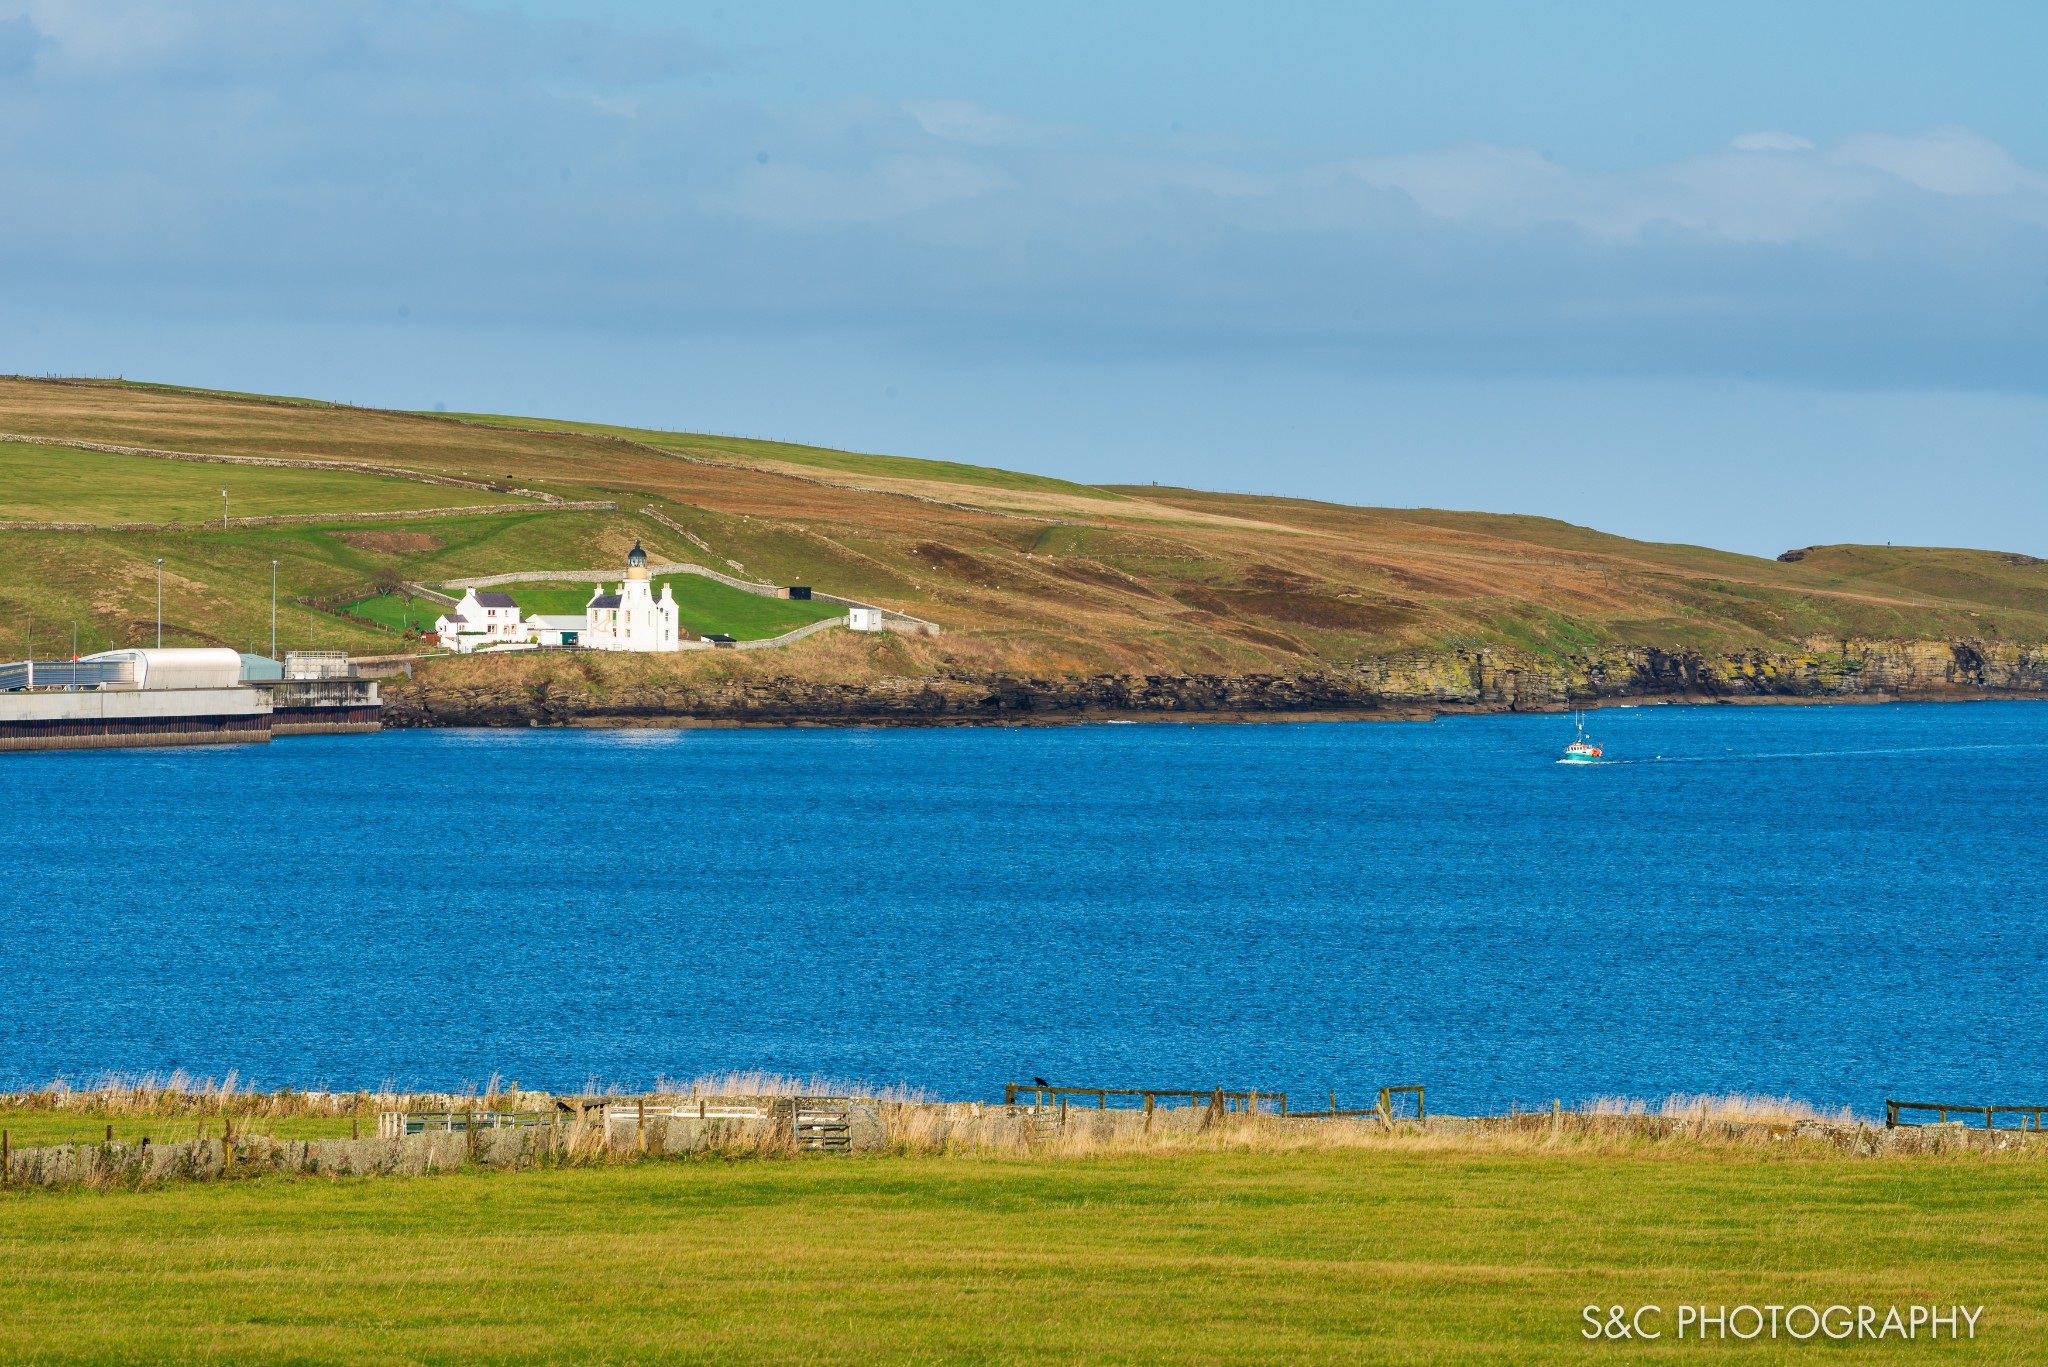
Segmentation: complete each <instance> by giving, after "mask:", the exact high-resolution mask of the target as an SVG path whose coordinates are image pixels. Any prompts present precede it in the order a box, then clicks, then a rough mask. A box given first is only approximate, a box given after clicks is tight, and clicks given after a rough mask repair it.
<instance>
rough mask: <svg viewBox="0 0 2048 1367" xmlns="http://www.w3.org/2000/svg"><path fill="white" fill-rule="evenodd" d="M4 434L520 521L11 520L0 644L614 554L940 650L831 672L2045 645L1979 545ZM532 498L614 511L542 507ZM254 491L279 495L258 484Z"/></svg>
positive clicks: (225, 475) (261, 613)
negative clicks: (65, 523) (879, 622)
mask: <svg viewBox="0 0 2048 1367" xmlns="http://www.w3.org/2000/svg"><path fill="white" fill-rule="evenodd" d="M0 434H5V435H20V436H30V437H36V438H41V439H45V440H55V441H71V442H87V443H101V444H113V445H123V446H133V447H143V448H160V449H168V450H174V451H183V452H194V453H203V454H218V455H231V456H260V457H273V458H284V459H290V460H296V461H313V462H323V463H325V462H333V463H352V464H358V465H361V464H369V465H375V466H379V467H383V468H386V469H392V470H404V471H412V472H417V473H419V474H424V475H430V476H442V477H456V478H460V479H463V480H466V481H473V482H476V483H478V484H482V485H484V486H486V488H485V489H484V490H483V491H479V492H475V493H473V494H472V493H471V492H469V491H455V490H442V491H441V492H445V493H453V494H457V495H458V496H457V497H454V498H451V499H445V500H442V499H432V498H430V499H427V500H426V502H427V503H429V504H432V503H436V502H447V503H455V504H473V503H494V502H503V503H508V504H511V503H518V502H519V501H520V500H522V499H525V500H528V501H529V502H530V503H531V508H530V510H528V509H527V508H526V507H525V506H524V505H521V507H520V510H519V511H512V512H503V513H490V514H476V513H457V514H445V513H442V514H437V513H435V512H434V511H432V510H431V509H426V510H423V511H420V512H406V513H403V514H400V516H402V517H404V518H407V519H419V520H409V521H405V522H403V523H399V524H394V523H392V522H390V521H384V522H375V521H371V522H367V523H365V522H355V521H353V520H352V519H351V518H350V517H348V516H347V515H346V513H347V511H348V510H345V509H337V508H335V506H334V504H333V501H332V498H331V497H328V498H326V499H324V500H323V501H322V502H321V503H319V504H318V505H317V506H309V507H308V508H307V510H306V511H308V512H317V513H320V514H323V515H332V516H331V520H329V521H324V522H322V523H320V524H318V525H297V526H252V527H245V526H240V525H235V526H231V527H230V528H228V529H225V530H224V529H222V528H221V527H220V526H219V525H218V523H214V524H212V525H210V526H209V525H206V524H202V523H197V522H193V523H191V524H189V525H178V526H169V527H161V528H157V529H154V530H136V531H119V532H114V531H104V530H103V531H96V532H89V533H88V532H78V531H54V530H52V531H42V530H10V531H7V532H6V533H4V534H0V641H5V642H6V644H5V646H4V647H0V649H5V650H6V651H8V652H10V653H12V652H19V651H23V650H25V649H26V648H27V647H28V645H29V639H28V638H29V637H30V636H31V635H33V636H35V637H38V638H40V639H41V640H44V641H49V640H52V639H54V638H55V636H56V635H59V634H63V633H64V632H65V631H66V630H68V623H69V622H71V621H74V620H75V621H79V622H81V623H82V628H83V629H82V633H81V641H82V642H86V643H90V644H93V645H95V646H99V645H105V644H121V643H133V642H136V641H138V640H139V639H141V637H140V635H139V633H141V632H142V631H143V630H144V628H145V627H147V628H149V629H150V630H152V631H153V625H154V624H153V614H154V602H155V600H154V594H155V583H156V580H155V565H154V562H155V560H156V559H157V558H158V557H162V558H163V559H164V561H165V608H164V611H165V616H166V621H167V632H166V641H167V643H169V642H172V641H180V642H183V641H190V642H198V641H226V642H232V643H235V644H238V645H239V644H246V643H248V642H250V641H255V642H257V643H258V644H259V646H261V645H263V644H265V643H267V634H268V630H269V627H268V611H269V589H270V566H269V564H268V563H267V562H269V561H271V560H276V561H278V575H279V592H280V595H281V597H282V600H283V602H284V604H285V610H284V612H283V616H282V618H281V628H280V629H281V633H282V639H281V640H280V643H279V644H280V646H281V647H290V646H297V645H302V644H307V643H313V644H321V645H338V646H346V647H347V648H349V649H352V650H357V651H377V650H391V649H395V648H399V647H400V645H401V642H399V641H398V640H397V638H396V634H395V633H392V632H390V631H388V630H386V629H384V628H380V627H378V626H375V625H374V624H371V623H366V622H361V621H358V620H356V619H353V618H348V617H345V616H342V615H339V614H337V613H336V612H334V611H333V610H332V609H334V608H336V607H338V606H339V605H340V604H343V603H346V602H348V601H351V600H352V599H353V598H356V597H362V596H367V595H369V594H371V593H375V592H378V591H380V590H384V589H388V588H390V587H392V586H394V585H402V584H404V583H407V582H429V583H431V582H435V581H438V580H443V579H448V578H454V577H459V576H463V575H477V574H490V573H500V572H505V571H511V570H549V569H554V570H561V569H582V568H608V567H610V566H613V565H616V564H619V563H620V561H621V559H622V557H623V555H624V553H625V551H626V550H627V549H628V548H629V547H630V546H631V545H632V544H633V542H634V541H636V540H638V541H641V542H643V543H644V544H645V545H646V546H647V548H648V550H649V551H650V553H651V554H653V555H654V556H655V557H656V559H657V560H660V561H670V562H695V563H700V564H705V565H709V566H710V567H712V568H715V569H719V570H722V571H724V572H727V573H735V574H740V575H743V576H746V577H749V578H756V579H760V580H764V581H770V582H777V583H808V584H811V585H814V586H816V587H817V588H819V589H822V590H825V591H829V592H836V593H840V594H844V595H847V596H851V597H857V598H862V599H865V600H870V601H875V602H879V603H881V604H883V605H884V606H888V607H891V608H896V609H900V610H902V611H905V612H908V613H912V614H915V615H917V616H920V617H924V618H928V619H930V620H932V621H935V622H937V623H939V624H940V625H942V626H943V627H944V628H945V630H946V633H947V634H946V636H945V637H944V638H942V639H941V641H940V642H938V643H932V644H929V645H922V646H918V647H916V648H914V649H906V648H903V647H900V646H896V645H887V644H875V645H867V644H864V645H862V646H861V647H859V650H860V651H866V652H869V653H873V654H875V656H876V658H875V659H874V661H872V662H870V663H868V664H861V663H859V662H849V661H847V660H842V659H840V658H839V656H841V655H844V654H845V653H846V649H847V648H845V647H841V648H837V649H827V648H823V647H820V648H818V649H814V650H812V651H808V652H801V653H798V652H792V653H791V654H790V655H788V656H787V657H786V659H787V663H786V664H785V665H784V666H783V667H784V668H786V669H795V670H799V671H801V670H802V669H803V668H805V662H806V660H809V659H810V658H811V657H812V656H816V657H817V658H816V660H815V663H816V664H817V665H818V666H820V667H824V668H827V669H830V670H833V671H837V670H838V669H841V668H851V669H853V671H854V672H856V673H865V672H869V671H870V670H871V669H873V668H884V667H886V668H888V669H892V670H893V669H899V668H901V669H909V670H912V671H931V670H945V669H958V668H965V667H973V668H987V669H1028V670H1031V671H1033V672H1037V673H1048V672H1095V671H1131V672H1207V673H1233V672H1255V671H1266V672H1281V673H1286V672H1298V671H1302V670H1307V669H1314V668H1317V667H1319V666H1321V665H1323V664H1327V663H1332V662H1345V661H1351V660H1357V659H1363V658H1372V657H1382V656H1387V655H1395V654H1402V653H1408V652H1418V651H1435V650H1442V649H1456V648H1469V647H1477V646H1491V647H1497V648H1507V649H1513V650H1518V651H1522V652H1526V653H1531V654H1535V655H1548V656H1553V657H1557V656H1565V655H1570V654H1574V653H1579V652H1584V651H1587V650H1590V649H1594V648H1598V647H1604V646H1617V645H1639V646H1657V647H1663V648H1667V649H1669V648H1692V649H1698V650H1703V651H1737V650H1777V651H1797V650H1800V649H1803V648H1807V647H1808V646H1809V645H1810V644H1811V643H1812V642H1814V641H1815V640H1816V639H1828V640H1842V639H1846V638H1852V637H1853V638H1867V639H1953V638H1965V637H1973V638H1982V639H2002V640H2011V641H2023V642H2038V641H2042V640H2044V639H2048V564H2044V563H2043V562H2040V561H2036V560H2032V559H2030V558H2029V557H2026V556H2020V555H2014V554H2005V553H1998V552H1990V551H1973V550H1947V549H1931V550H1930V549H1920V548H1907V547H1899V548H1892V547H1869V546H1844V547H1816V548H1807V549H1806V550H1805V551H1803V552H1801V553H1799V554H1798V555H1797V558H1791V559H1784V560H1766V559H1759V558H1756V557H1751V556H1743V555H1736V554H1732V553H1728V552H1723V551H1716V550H1711V549H1708V548H1704V547H1697V546H1681V545H1659V544H1650V543H1644V542H1637V541H1630V540H1628V539H1626V538H1622V537H1616V536H1610V535H1607V534H1604V533H1601V532H1597V531H1594V530H1591V529H1589V528H1585V527H1578V526H1573V525H1570V524H1567V523H1563V522H1558V521H1553V520H1549V519H1543V518H1534V517H1523V516H1515V515H1510V514H1497V513H1470V512H1454V511H1444V510H1436V509H1388V508H1354V507H1346V506H1342V505H1336V504H1328V503H1319V502H1314V501H1310V500H1303V499H1290V498H1277V497H1262V496H1254V495H1240V494H1219V493H1207V492H1202V491H1198V490H1190V489H1174V488H1159V487H1152V486H1144V487H1117V488H1091V487H1088V486H1084V485H1077V484H1072V483H1068V482H1066V481H1061V480H1054V479H1046V478H1043V477H1039V476H1032V475H1027V474H1016V473H1013V472H1008V471H1000V470H991V469H988V468H986V467H978V466H972V465H966V464H954V463H947V462H931V461H918V460H910V459H906V458H901V457H889V456H870V455H864V454H861V453H855V452H842V451H831V450H825V449H821V448H814V447H802V446H794V445H789V444H784V443H774V442H758V441H745V440H740V439H735V438H718V437H708V436H699V435H694V434H686V433H673V432H655V431H642V430H636V429H627V428H618V427H601V426H597V425H586V424H577V423H569V422H562V421H555V420H539V419H520V418H508V417H496V416H490V417H466V416H455V415H444V414H414V413H402V412H390V411H383V410H373V409H360V408H353V407H347V406H339V405H332V404H323V403H318V402H314V401H309V400H290V399H275V398H267V397H262V396H249V395H235V394H222V393H213V392H206V391H193V390H183V389H175V388H170V387H165V386H153V385H143V384H135V383H122V382H113V381H53V380H33V379H22V378H15V379H5V380H0ZM20 449H21V450H26V451H34V452H38V453H41V455H40V457H39V458H41V459H46V460H48V461H49V462H51V463H52V465H53V466H54V467H58V468H60V469H61V468H62V467H63V466H64V463H65V462H66V461H71V460H77V461H78V462H79V465H80V468H82V467H83V464H84V462H83V460H82V456H83V453H80V452H78V451H76V449H75V448H70V447H64V446H40V447H34V448H20ZM93 459H94V461H95V462H97V463H98V464H96V465H95V467H94V469H95V471H96V473H95V478H96V479H97V480H99V481H100V482H101V483H102V484H104V483H105V482H106V481H107V480H109V479H111V478H112V476H109V475H107V474H105V473H104V472H103V470H102V469H101V467H103V466H104V464H105V462H106V461H108V460H110V459H111V460H117V461H118V460H128V461H134V462H138V463H140V462H143V461H145V460H146V458H144V457H108V456H106V455H104V454H103V453H99V454H95V455H94V457H93ZM196 468H203V469H208V470H210V471H215V472H218V474H219V477H220V479H221V480H222V481H223V482H224V483H225V484H227V486H228V487H230V488H231V489H232V487H233V485H234V483H235V481H236V480H237V478H239V475H238V473H237V471H236V470H235V468H234V467H222V466H214V467H196ZM290 473H292V472H289V471H269V470H266V471H265V474H266V477H268V476H270V475H273V474H276V475H287V474H290ZM208 477H209V478H212V477H213V476H212V475H211V474H210V475H209V476H208ZM308 477H309V478H313V479H317V478H320V476H318V475H317V474H314V473H312V472H308ZM376 478H378V477H376V476H371V475H360V474H359V475H353V476H351V479H354V480H360V481H365V482H374V481H375V479H376ZM330 480H331V477H330ZM413 487H416V488H421V489H426V488H429V487H430V486H413ZM535 495H538V496H541V497H543V498H545V497H552V498H556V499H561V500H566V501H569V502H588V501H592V500H598V501H610V502H612V503H614V504H615V505H616V507H615V510H613V511H575V510H559V509H554V508H552V507H550V506H548V505H547V504H545V503H543V502H541V501H539V499H536V498H534V496H535ZM268 496H269V498H270V500H271V502H273V503H275V502H276V501H277V492H276V487H275V481H274V480H273V481H272V482H271V487H270V489H269V493H268ZM383 506H386V507H388V506H391V501H390V500H389V499H385V500H383ZM399 506H406V505H404V504H403V503H402V502H401V503H400V504H399ZM363 511H364V512H365V513H367V512H370V511H373V509H371V508H368V507H366V508H365V509H364V510H363ZM385 516H386V517H387V518H388V517H390V516H392V514H390V513H386V514H385ZM51 517H52V520H56V519H55V514H54V513H52V514H51ZM78 520H81V521H89V520H92V519H91V517H90V516H89V515H88V516H82V517H81V518H79V519H78ZM677 529H681V530H680V531H679V530H677ZM36 622H40V623H41V624H42V625H41V626H40V627H37V626H36V625H35V623H36ZM151 639H153V637H152V638H151ZM856 653H858V652H856ZM899 656H900V657H901V658H897V657H899ZM884 657H886V658H884ZM704 667H706V666H704V665H702V664H701V662H685V661H675V662H671V668H672V669H675V670H681V671H688V670H694V669H701V668H704ZM720 667H721V668H722V667H724V666H720Z"/></svg>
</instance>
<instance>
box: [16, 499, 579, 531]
mask: <svg viewBox="0 0 2048 1367" xmlns="http://www.w3.org/2000/svg"><path fill="white" fill-rule="evenodd" d="M618 506H619V505H618V504H616V503H595V502H592V503H565V502H563V501H562V500H561V499H556V500H554V501H553V502H552V503H478V504H472V505H470V506H467V507H462V508H401V509H398V510H396V511H385V512H375V513H351V512H339V513H277V514H274V515H271V516H266V517H230V518H227V519H224V521H225V524H226V527H286V526H311V525H316V524H320V525H324V524H326V523H329V522H424V521H427V520H429V519H431V518H437V517H483V516H486V515H489V514H494V513H608V512H613V511H616V510H617V508H618ZM222 521H223V520H219V519H216V520H210V521H206V522H0V532H204V531H213V530H216V529H219V530H225V529H226V527H223V525H222Z"/></svg>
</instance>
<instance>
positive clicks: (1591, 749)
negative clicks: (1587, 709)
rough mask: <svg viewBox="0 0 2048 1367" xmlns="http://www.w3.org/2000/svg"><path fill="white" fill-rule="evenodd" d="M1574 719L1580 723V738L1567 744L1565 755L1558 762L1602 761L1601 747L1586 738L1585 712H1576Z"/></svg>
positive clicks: (1589, 762)
mask: <svg viewBox="0 0 2048 1367" xmlns="http://www.w3.org/2000/svg"><path fill="white" fill-rule="evenodd" d="M1572 719H1573V720H1574V721H1576V722H1578V724H1579V735H1578V739H1576V740H1574V741H1573V742H1572V743H1571V744H1570V745H1567V746H1565V748H1564V757H1563V758H1562V759H1560V760H1558V763H1559V764H1598V763H1599V762H1600V747H1599V746H1597V745H1595V744H1593V742H1592V741H1589V740H1587V739H1586V716H1585V714H1584V713H1583V712H1580V713H1574V714H1573V718H1572Z"/></svg>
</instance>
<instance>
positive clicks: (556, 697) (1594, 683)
mask: <svg viewBox="0 0 2048 1367" xmlns="http://www.w3.org/2000/svg"><path fill="white" fill-rule="evenodd" d="M1999 694H2008V695H2012V696H2048V648H2043V647H2038V646H2022V645H2015V644H2011V643H2008V642H1997V641H1960V640H1959V641H1846V642H1836V643H1832V644H1831V645H1829V646H1827V647H1825V648H1817V649H1813V650H1810V651H1808V652H1804V653H1799V654H1790V653H1775V652H1768V651H1752V652H1748V653H1744V654H1736V655H1702V654H1699V653H1697V652H1692V651H1663V650H1655V649H1647V648H1634V647H1631V648H1615V649H1610V650H1603V651H1599V652H1596V653H1593V654H1588V655H1583V656H1574V657H1571V658H1568V659H1563V660H1557V659H1549V658H1542V657H1535V656H1523V655H1517V654H1513V653H1510V652H1505V651H1496V650H1478V651H1457V652H1448V651H1447V652H1442V653H1437V654H1426V655H1410V656H1395V657H1386V658H1380V659H1370V660H1360V661H1357V662H1355V663H1352V664H1347V665H1339V666H1331V667H1329V668H1325V669H1318V670H1309V671H1304V672H1302V673H1297V674H1244V675H1108V674H1105V675H1098V676H1095V677H1092V678H1026V677H1020V676H1013V675H993V676H988V675H984V676H973V677H968V676H952V677H948V676H938V677H931V678H905V677H884V678H877V679H872V680H868V681H866V682H862V683H847V684H836V683H821V682H817V681H813V680H808V679H799V678H783V679H774V680H770V681H765V682H748V683H732V684H724V685H705V684H700V683H692V682H685V681H678V682H676V683H675V684H673V685H659V684H657V685H646V684H643V685H632V686H624V687H618V688H610V689H603V690H598V689H594V688H565V687H562V686H560V685H549V684H536V685H533V686H529V687H512V686H503V685H496V686H489V687H470V686H460V685H454V684H449V683H437V682H436V680H435V678H434V677H433V674H432V673H431V672H428V673H427V674H426V675H425V676H423V677H422V678H421V679H419V680H418V681H415V682H409V683H405V682H397V681H393V682H391V683H387V684H386V685H385V690H384V724H385V725H386V726H398V727H402V726H549V725H573V724H577V723H584V724H589V723H599V724H602V723H606V722H615V723H634V722H652V723H657V724H659V723H661V722H665V721H668V722H683V721H723V722H762V723H768V722H791V721H822V722H847V723H850V722H897V723H909V724H920V723H922V724H944V723H958V722H988V721H995V722H1001V721H1021V720H1027V719H1032V718H1041V719H1046V720H1053V719H1057V718H1059V717H1062V716H1070V717H1072V716H1083V715H1089V714H1100V713H1166V714H1187V715H1194V714H1216V715H1230V714H1287V713H1329V712H1382V713H1386V714H1391V715H1418V714H1426V713H1431V712H1446V711H1461V710H1475V711H1553V710H1556V709H1558V708H1562V707H1569V706H1573V705H1576V704H1581V703H1588V702H1597V701H1600V700H1604V699H1612V698H1632V697H1668V698H1680V699H1687V700H1694V701H1710V700H1721V699H1744V698H1788V699H1792V698H1802V699H1826V698H1885V697H1900V698H1944V697H1947V698H1965V697H1981V696H1987V695H1999Z"/></svg>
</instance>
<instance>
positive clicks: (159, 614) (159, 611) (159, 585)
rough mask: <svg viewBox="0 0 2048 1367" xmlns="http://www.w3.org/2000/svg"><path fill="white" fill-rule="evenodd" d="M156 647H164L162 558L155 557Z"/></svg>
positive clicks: (160, 648)
mask: <svg viewBox="0 0 2048 1367" xmlns="http://www.w3.org/2000/svg"><path fill="white" fill-rule="evenodd" d="M156 648H157V649H158V650H162V649H163V648H164V558H163V557H162V556H158V557H157V558H156Z"/></svg>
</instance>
